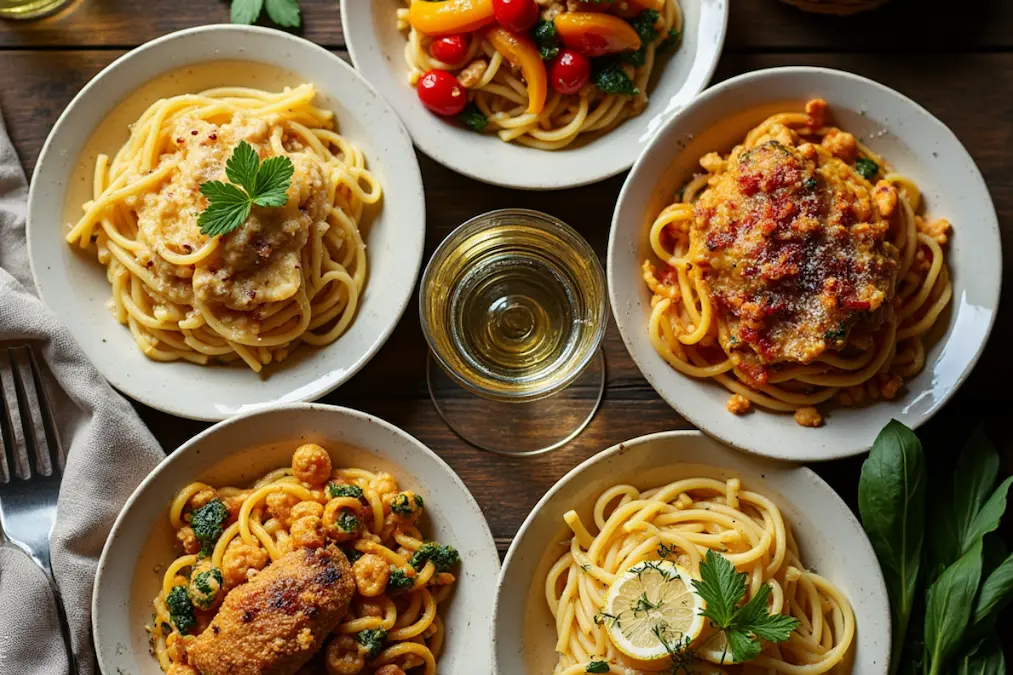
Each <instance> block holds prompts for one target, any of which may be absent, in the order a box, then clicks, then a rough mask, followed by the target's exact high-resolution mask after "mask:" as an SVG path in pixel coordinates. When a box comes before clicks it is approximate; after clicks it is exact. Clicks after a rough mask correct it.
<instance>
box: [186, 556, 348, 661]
mask: <svg viewBox="0 0 1013 675" xmlns="http://www.w3.org/2000/svg"><path fill="white" fill-rule="evenodd" d="M354 593H355V582H354V581H353V579H352V569H351V566H350V565H349V564H348V558H346V557H345V554H344V553H342V552H341V550H340V549H338V548H337V547H334V546H327V547H324V548H318V549H309V548H302V549H297V550H295V551H292V552H291V553H288V554H286V555H284V556H282V557H281V558H279V559H278V560H277V561H275V562H274V563H272V564H271V565H269V566H268V567H267V568H266V569H264V570H263V571H262V572H260V573H259V574H257V575H256V576H255V577H254V578H253V579H252V580H250V581H248V582H247V583H245V584H242V585H240V586H237V587H236V588H234V589H233V590H232V591H231V592H230V593H229V594H228V595H227V596H226V597H225V601H224V602H223V603H222V606H221V609H219V610H218V613H217V614H216V615H215V618H214V619H213V620H212V621H211V624H210V625H209V626H208V627H207V628H206V629H205V630H204V632H203V633H201V634H200V635H199V636H198V637H197V638H196V640H194V641H193V642H192V643H191V644H190V645H189V646H188V647H187V658H188V661H189V664H190V665H191V666H192V667H193V668H196V669H197V670H198V671H199V672H200V673H201V675H294V673H296V672H297V671H298V670H299V668H300V667H302V665H303V664H305V663H306V662H307V661H309V659H310V658H312V656H313V655H314V654H316V653H317V652H318V651H319V650H320V647H321V645H322V644H323V641H324V638H325V637H326V636H327V635H328V634H329V633H330V632H331V631H333V630H334V629H335V628H336V627H337V625H338V624H339V623H340V622H341V620H342V619H343V618H344V616H345V614H346V613H347V612H348V606H349V603H351V600H352V595H353V594H354Z"/></svg>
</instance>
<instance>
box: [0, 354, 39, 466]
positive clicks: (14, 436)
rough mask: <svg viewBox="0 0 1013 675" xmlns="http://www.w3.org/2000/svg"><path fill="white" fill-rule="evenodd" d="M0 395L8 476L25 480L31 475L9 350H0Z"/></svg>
mask: <svg viewBox="0 0 1013 675" xmlns="http://www.w3.org/2000/svg"><path fill="white" fill-rule="evenodd" d="M0 393H2V394H3V411H2V413H3V421H4V422H5V423H6V424H5V426H6V428H7V440H8V442H9V443H10V445H11V447H10V448H8V449H7V452H6V453H5V455H6V456H7V461H8V465H9V466H10V474H11V476H12V477H13V476H18V477H19V478H23V479H26V480H27V479H28V478H31V476H32V474H31V469H30V468H29V464H28V447H27V445H26V441H25V430H24V427H23V426H22V424H21V406H20V405H19V403H18V390H17V385H16V384H15V375H14V364H13V361H12V360H11V351H10V350H9V349H4V350H0Z"/></svg>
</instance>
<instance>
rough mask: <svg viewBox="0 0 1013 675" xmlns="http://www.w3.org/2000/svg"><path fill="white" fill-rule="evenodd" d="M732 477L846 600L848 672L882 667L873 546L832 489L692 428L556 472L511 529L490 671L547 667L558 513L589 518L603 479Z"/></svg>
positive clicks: (563, 531) (886, 639)
mask: <svg viewBox="0 0 1013 675" xmlns="http://www.w3.org/2000/svg"><path fill="white" fill-rule="evenodd" d="M699 475H704V476H709V477H713V478H717V479H719V480H724V479H726V478H731V477H738V478H740V479H741V480H742V484H743V487H744V488H747V489H749V490H752V491H754V492H760V493H762V494H764V495H766V496H767V497H769V498H770V499H772V500H773V501H774V503H775V504H777V506H778V508H780V509H781V512H782V514H783V515H784V519H785V521H787V522H788V523H789V524H790V525H791V526H792V528H793V532H794V535H795V539H796V540H797V541H798V545H799V550H800V553H801V557H802V561H803V562H804V563H805V565H806V567H807V568H808V569H810V570H813V571H816V572H818V573H819V574H821V575H823V576H825V577H827V578H828V579H830V580H831V581H833V582H834V583H835V584H836V585H837V586H838V587H839V588H840V589H841V590H842V591H843V592H844V594H845V595H846V596H847V597H848V599H849V600H850V601H851V606H852V607H853V608H854V610H855V619H856V625H857V632H856V637H855V640H854V642H853V643H852V648H851V650H850V654H851V662H852V664H853V667H852V669H851V670H850V671H847V672H850V673H851V674H852V675H884V674H885V673H886V672H887V665H888V662H889V658H890V605H889V601H888V599H887V595H886V585H885V584H884V582H883V575H882V573H881V572H880V569H879V564H878V563H877V561H876V556H875V553H874V552H873V550H872V545H871V544H870V543H869V540H868V538H867V537H866V536H865V532H864V531H863V530H862V526H861V525H860V524H859V522H858V520H856V518H855V516H854V515H853V514H852V513H851V510H850V509H849V508H848V506H847V505H846V504H845V503H844V502H843V501H842V500H841V498H840V497H838V496H837V493H836V492H834V491H833V489H832V488H831V487H830V486H829V485H827V484H826V483H825V482H823V480H822V479H821V478H820V477H819V476H817V475H816V474H815V473H813V472H812V471H811V470H809V469H807V468H805V467H792V466H788V465H786V464H782V463H778V462H772V461H770V460H766V459H762V458H760V457H754V456H750V455H744V454H742V453H739V452H736V451H735V450H732V449H731V448H728V447H727V446H724V445H721V444H720V443H718V442H717V441H714V440H713V439H710V438H708V437H707V436H705V435H703V434H701V433H700V432H696V431H670V432H665V433H660V434H653V435H649V436H641V437H640V438H635V439H633V440H631V441H627V442H625V443H620V444H619V445H615V446H613V447H611V448H609V449H608V450H606V451H605V452H602V453H601V454H598V455H596V456H595V457H592V458H591V459H589V460H587V461H586V462H584V463H583V464H581V465H580V466H578V467H577V468H575V469H574V470H572V471H571V472H570V473H568V474H566V475H565V476H563V478H562V479H560V481H559V482H558V483H556V484H555V485H554V486H553V487H552V489H551V490H549V491H548V492H547V493H546V494H545V496H544V497H542V499H541V500H540V501H539V502H538V504H537V505H535V508H534V509H533V510H532V511H531V514H530V515H529V516H528V517H527V518H526V519H525V521H524V524H523V525H522V526H521V529H520V532H518V533H517V536H516V537H515V538H514V541H513V543H512V544H511V545H510V550H509V551H508V552H507V556H506V560H505V561H504V562H503V570H502V571H501V572H500V577H499V588H498V589H497V591H496V609H495V617H494V625H493V652H494V654H493V656H494V659H495V665H494V669H493V673H495V675H516V674H517V673H532V674H534V673H551V672H552V669H553V667H554V666H555V665H556V658H557V655H556V652H555V644H556V627H555V621H554V619H553V617H552V614H551V612H550V611H549V607H548V605H547V604H546V602H545V576H546V574H547V573H548V571H549V568H550V567H552V564H553V563H555V562H556V560H558V558H559V556H560V555H562V553H564V552H565V547H564V546H562V545H560V542H564V541H568V540H569V539H570V537H571V536H572V535H571V534H570V530H569V529H568V528H567V526H566V524H565V523H564V521H563V514H564V513H566V512H567V511H569V510H570V509H575V510H576V511H577V513H579V514H580V515H581V517H582V519H583V520H584V522H586V523H587V522H593V518H592V517H591V510H592V507H593V506H594V502H595V500H596V499H597V498H598V496H599V495H600V494H601V493H602V492H603V491H604V490H606V489H607V488H609V487H611V486H613V485H617V484H620V483H628V484H631V485H634V486H636V487H638V488H640V489H646V488H651V487H657V486H660V485H665V484H667V483H670V482H672V481H675V480H680V479H682V478H686V477H690V476H699Z"/></svg>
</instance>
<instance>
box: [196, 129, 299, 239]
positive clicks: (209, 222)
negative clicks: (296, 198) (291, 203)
mask: <svg viewBox="0 0 1013 675" xmlns="http://www.w3.org/2000/svg"><path fill="white" fill-rule="evenodd" d="M293 173H295V167H293V166H292V160H290V159H289V158H288V157H285V156H280V157H271V158H270V159H266V160H264V162H263V163H261V161H260V157H258V156H257V151H256V150H254V149H253V146H252V145H250V144H249V143H247V142H246V141H240V142H239V145H237V146H236V147H235V149H234V150H233V151H232V155H231V156H230V157H229V159H228V161H227V162H226V163H225V175H226V176H227V177H228V179H229V180H230V181H231V182H230V183H223V182H222V181H217V180H213V181H207V182H206V183H201V186H200V191H201V194H203V195H204V196H205V197H207V199H208V207H207V208H206V209H204V211H203V212H202V213H201V214H200V218H198V219H197V225H199V226H200V231H201V234H206V235H207V236H209V237H216V236H220V235H224V234H228V233H229V232H232V231H233V230H235V229H236V228H238V227H239V226H240V225H242V224H243V223H244V222H246V219H247V218H249V217H250V210H251V209H252V208H253V205H254V204H256V205H257V206H264V207H278V206H284V205H285V204H286V203H287V202H288V188H289V185H290V184H291V183H292V174H293Z"/></svg>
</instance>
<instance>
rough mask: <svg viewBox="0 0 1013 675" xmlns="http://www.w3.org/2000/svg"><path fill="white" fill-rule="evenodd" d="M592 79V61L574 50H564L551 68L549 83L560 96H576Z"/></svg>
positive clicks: (554, 60)
mask: <svg viewBox="0 0 1013 675" xmlns="http://www.w3.org/2000/svg"><path fill="white" fill-rule="evenodd" d="M590 78H591V61H590V60H588V58H587V57H586V56H584V55H583V54H581V53H579V52H575V51H574V50H572V49H564V50H562V51H561V52H559V54H557V55H556V58H555V59H553V60H552V65H550V66H549V82H551V83H552V88H553V89H555V90H556V91H558V92H559V93H560V94H576V93H577V92H578V91H580V90H581V88H582V87H583V86H584V85H585V84H587V81H588V80H589V79H590Z"/></svg>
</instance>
